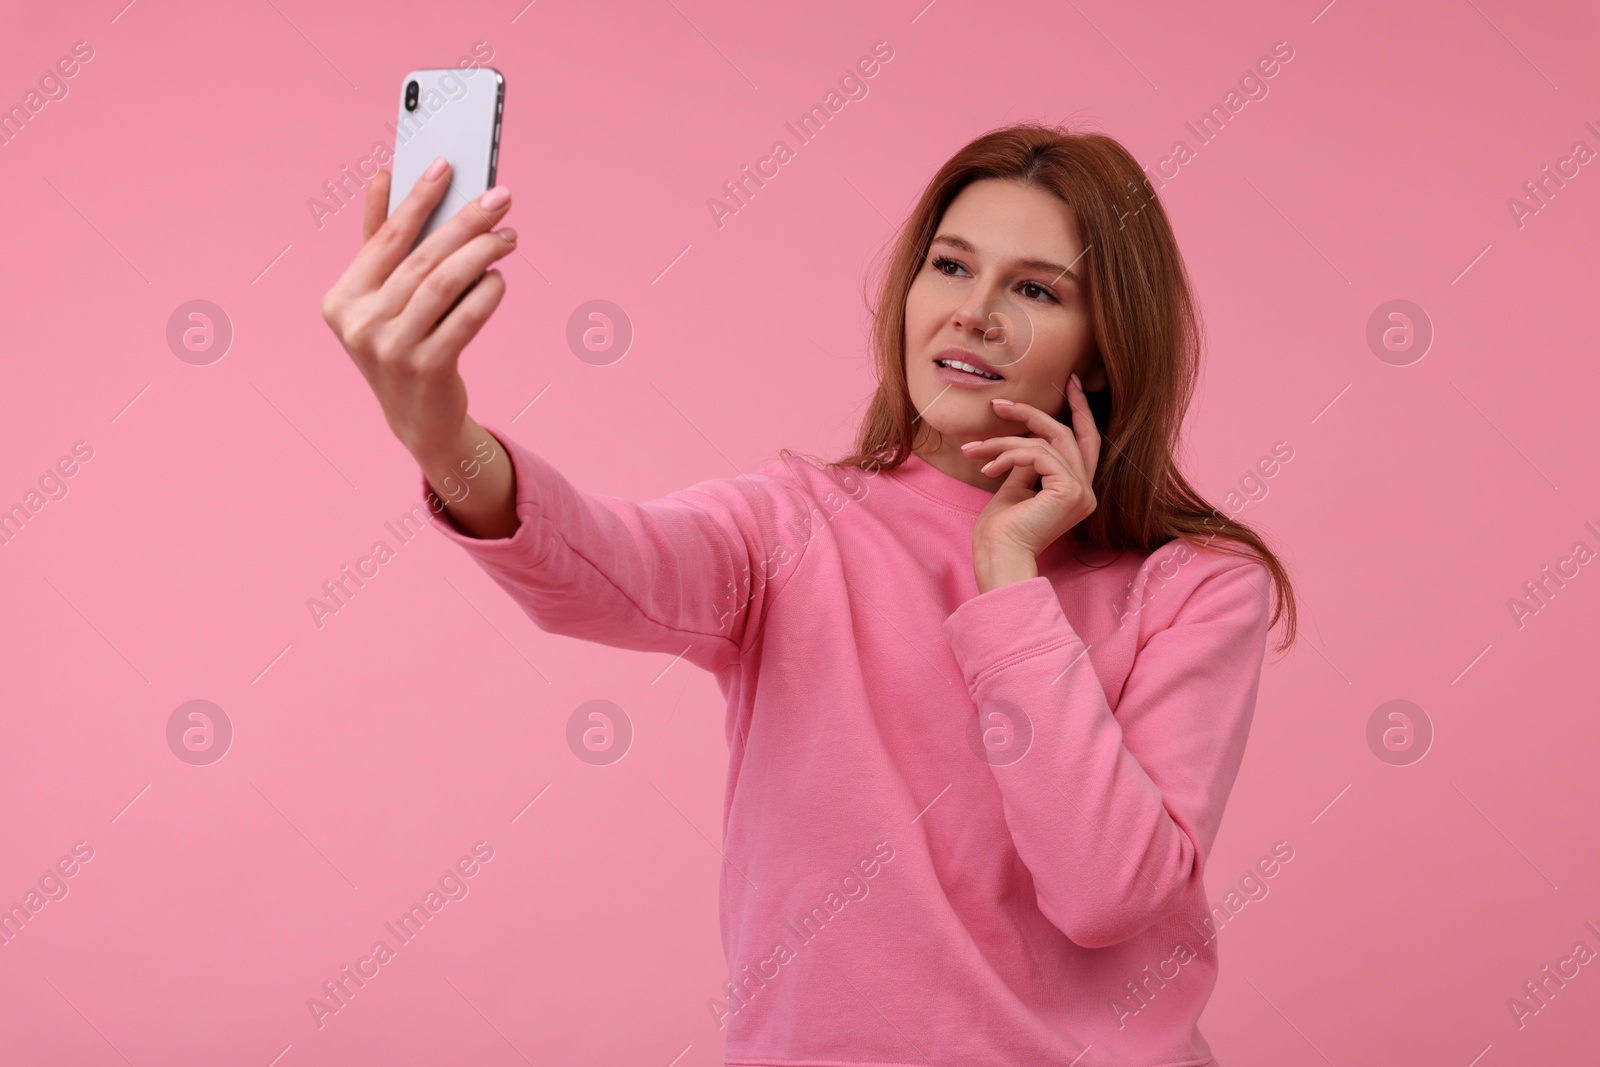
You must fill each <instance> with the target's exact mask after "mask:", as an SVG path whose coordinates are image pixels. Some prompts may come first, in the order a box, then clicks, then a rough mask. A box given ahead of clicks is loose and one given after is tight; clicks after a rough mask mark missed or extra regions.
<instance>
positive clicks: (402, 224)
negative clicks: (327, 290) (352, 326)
mask: <svg viewBox="0 0 1600 1067" xmlns="http://www.w3.org/2000/svg"><path fill="white" fill-rule="evenodd" d="M449 187H450V165H449V164H448V163H446V164H445V167H444V170H443V172H442V173H440V174H439V176H438V177H436V178H430V177H428V175H427V172H426V171H424V172H423V174H422V175H421V176H420V177H418V178H417V184H415V185H413V186H412V187H411V190H410V192H408V193H406V195H405V199H403V200H401V201H400V203H399V204H398V205H397V206H396V207H395V209H394V214H393V215H390V216H389V217H388V218H386V219H384V220H383V222H382V223H380V224H379V225H378V226H377V227H376V228H375V229H374V230H373V231H372V236H371V237H370V238H368V240H367V241H366V243H365V244H363V245H362V246H361V251H359V252H357V253H356V258H355V259H353V260H351V261H350V269H349V270H347V271H345V276H344V277H343V278H341V279H340V283H341V284H342V285H344V286H345V287H346V291H347V292H350V293H352V294H357V293H370V292H372V291H373V290H374V289H377V288H379V287H380V286H382V285H383V283H384V280H385V279H386V278H388V277H389V275H390V273H392V272H393V271H394V268H395V266H396V265H397V264H398V263H399V262H400V261H401V260H403V259H405V258H406V256H407V255H408V254H409V253H410V251H411V243H412V242H413V241H415V240H416V239H417V234H419V233H421V232H422V224H423V223H424V222H426V221H427V220H428V215H429V214H431V213H432V212H433V209H434V208H435V207H436V206H437V205H438V203H439V201H440V200H441V199H442V198H443V197H444V193H445V190H446V189H448V188H449ZM384 202H385V204H387V203H388V201H387V197H386V198H385V201H384ZM368 210H369V211H370V210H372V209H371V207H370V206H369V207H368Z"/></svg>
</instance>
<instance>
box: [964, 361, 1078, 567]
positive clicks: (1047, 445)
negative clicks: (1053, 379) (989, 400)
mask: <svg viewBox="0 0 1600 1067" xmlns="http://www.w3.org/2000/svg"><path fill="white" fill-rule="evenodd" d="M1067 404H1068V406H1069V407H1070V408H1071V410H1072V425H1071V426H1065V425H1063V424H1062V423H1060V422H1057V421H1056V420H1055V419H1054V418H1052V417H1051V416H1050V415H1048V414H1046V413H1045V412H1044V411H1042V410H1040V409H1039V408H1036V407H1034V406H1033V405H1031V404H1021V403H1016V402H1013V401H1002V400H997V401H996V402H995V404H994V410H995V413H996V414H997V415H999V416H1000V417H1001V418H1005V419H1014V420H1016V421H1017V422H1021V423H1023V424H1024V425H1025V426H1027V428H1028V432H1030V433H1031V434H1032V435H1033V436H1031V437H990V438H987V439H985V440H982V441H970V442H968V443H967V444H965V445H963V446H961V450H962V452H964V453H966V454H967V455H968V456H971V457H974V458H978V459H983V458H987V459H988V460H989V462H988V463H986V464H984V466H983V473H985V474H988V475H993V476H998V475H999V474H1001V473H1002V472H1004V471H1010V472H1011V473H1010V477H1008V478H1006V480H1005V481H1004V482H1003V483H1002V484H1001V486H1000V488H999V489H997V490H995V494H994V498H993V499H992V500H990V501H989V503H988V505H987V506H985V507H984V509H983V512H982V513H981V514H979V516H978V523H977V526H976V527H975V528H974V529H973V531H972V565H973V574H974V576H975V577H976V578H977V581H978V590H979V592H988V591H989V590H990V589H993V588H997V587H999V586H1001V585H1005V584H1007V583H1009V582H1014V581H1021V580H1024V579H1027V578H1033V577H1036V576H1037V575H1038V573H1039V572H1038V568H1037V566H1036V564H1035V560H1036V559H1037V557H1038V555H1039V553H1040V552H1042V551H1043V550H1044V549H1045V548H1047V547H1048V546H1049V545H1050V544H1051V543H1053V542H1054V541H1055V539H1056V538H1058V537H1060V536H1061V535H1062V534H1064V533H1066V532H1067V531H1068V530H1070V529H1072V528H1073V527H1074V526H1076V525H1077V524H1078V523H1080V522H1082V521H1083V520H1084V519H1085V518H1087V517H1088V516H1089V515H1091V514H1093V512H1094V509H1095V498H1094V490H1093V488H1092V486H1093V484H1094V472H1095V466H1096V465H1097V464H1098V463H1099V460H1100V434H1099V431H1098V430H1096V428H1095V424H1094V415H1093V413H1092V412H1090V410H1089V401H1088V398H1087V397H1086V396H1085V395H1084V392H1083V386H1082V385H1081V384H1080V383H1079V381H1078V376H1077V375H1076V374H1074V375H1073V376H1072V377H1071V379H1070V380H1069V382H1068V384H1067ZM1041 478H1042V479H1043V480H1044V484H1043V485H1042V486H1040V488H1039V489H1038V490H1037V491H1035V489H1034V484H1035V483H1036V482H1037V481H1038V480H1039V479H1041Z"/></svg>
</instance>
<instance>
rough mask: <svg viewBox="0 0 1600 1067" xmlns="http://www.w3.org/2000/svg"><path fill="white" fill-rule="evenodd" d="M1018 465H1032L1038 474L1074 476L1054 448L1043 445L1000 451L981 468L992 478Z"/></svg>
mask: <svg viewBox="0 0 1600 1067" xmlns="http://www.w3.org/2000/svg"><path fill="white" fill-rule="evenodd" d="M1016 467H1031V468H1033V470H1034V472H1035V473H1036V474H1038V475H1041V476H1043V475H1047V474H1057V475H1061V476H1062V477H1065V478H1070V477H1072V471H1071V469H1070V468H1069V467H1068V465H1067V464H1066V463H1065V462H1063V461H1062V459H1061V457H1060V455H1058V454H1057V453H1056V452H1055V451H1054V450H1053V449H1049V448H1045V447H1043V446H1034V447H1032V448H1012V449H1008V450H1007V451H1005V452H1002V453H1000V454H999V455H998V456H996V457H995V458H994V459H991V460H990V461H989V462H987V463H985V464H984V465H983V467H982V468H980V469H981V470H982V471H983V473H985V474H987V475H989V476H990V477H991V478H992V477H995V476H997V475H999V474H1001V473H1002V472H1004V471H1008V470H1012V469H1013V468H1016Z"/></svg>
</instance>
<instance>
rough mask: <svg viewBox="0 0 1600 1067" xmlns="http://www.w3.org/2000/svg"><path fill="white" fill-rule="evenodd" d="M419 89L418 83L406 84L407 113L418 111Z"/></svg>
mask: <svg viewBox="0 0 1600 1067" xmlns="http://www.w3.org/2000/svg"><path fill="white" fill-rule="evenodd" d="M417 88H418V87H417V83H416V82H407V83H406V110H407V111H415V110H417Z"/></svg>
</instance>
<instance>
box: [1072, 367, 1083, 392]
mask: <svg viewBox="0 0 1600 1067" xmlns="http://www.w3.org/2000/svg"><path fill="white" fill-rule="evenodd" d="M1072 384H1073V385H1076V386H1077V387H1078V388H1079V389H1082V388H1083V383H1082V382H1080V381H1078V372H1077V371H1073V372H1072Z"/></svg>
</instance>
